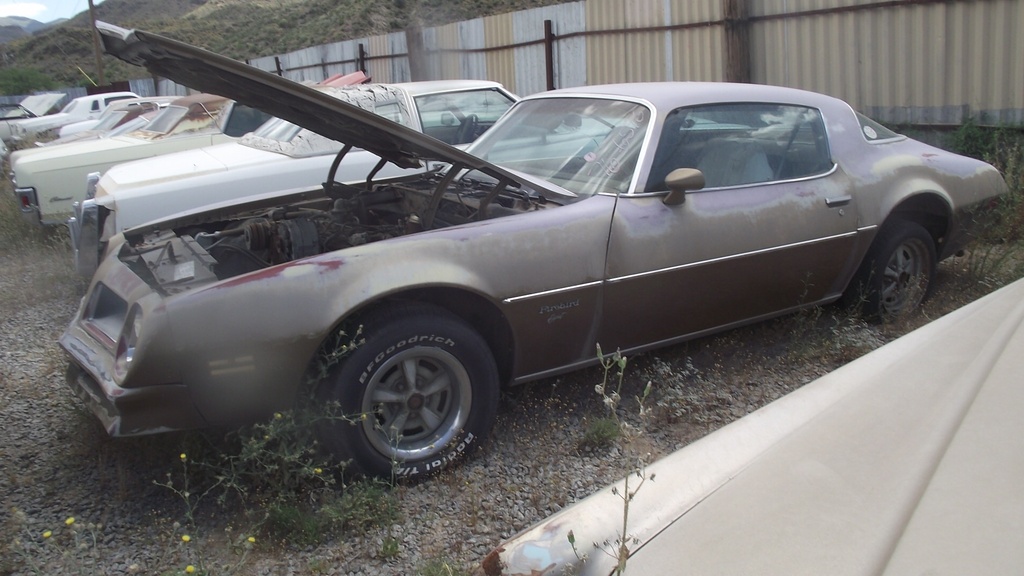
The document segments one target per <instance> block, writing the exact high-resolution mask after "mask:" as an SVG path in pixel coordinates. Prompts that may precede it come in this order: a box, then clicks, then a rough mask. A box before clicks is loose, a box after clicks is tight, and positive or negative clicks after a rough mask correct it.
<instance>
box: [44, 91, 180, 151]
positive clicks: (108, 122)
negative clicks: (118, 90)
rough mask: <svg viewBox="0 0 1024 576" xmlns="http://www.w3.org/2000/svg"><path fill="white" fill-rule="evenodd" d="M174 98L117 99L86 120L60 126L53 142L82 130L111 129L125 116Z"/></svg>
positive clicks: (167, 102) (155, 108) (130, 115)
mask: <svg viewBox="0 0 1024 576" xmlns="http://www.w3.org/2000/svg"><path fill="white" fill-rule="evenodd" d="M175 99H176V97H175V96H150V97H147V98H127V99H125V100H118V101H117V102H114V103H112V104H111V105H110V106H107V109H106V110H104V111H103V113H102V114H100V115H99V116H97V117H95V118H90V119H88V120H80V121H78V122H73V123H71V124H66V125H64V126H61V128H60V130H59V131H58V132H57V134H58V135H59V137H58V138H57V140H54V141H53V142H58V143H62V142H61V141H64V142H67V141H69V140H68V138H69V137H71V136H74V135H77V134H81V133H82V132H93V131H95V130H111V129H113V128H114V127H116V126H117V125H118V124H119V123H120V122H122V121H124V120H125V119H126V118H131V117H134V116H137V115H139V114H141V113H143V112H147V111H151V110H157V109H160V108H163V107H165V106H167V105H168V104H170V103H171V102H172V101H174V100H175Z"/></svg>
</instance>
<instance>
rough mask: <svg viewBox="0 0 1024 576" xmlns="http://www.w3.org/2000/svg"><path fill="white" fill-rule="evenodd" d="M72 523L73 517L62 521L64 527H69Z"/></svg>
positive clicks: (73, 521)
mask: <svg viewBox="0 0 1024 576" xmlns="http://www.w3.org/2000/svg"><path fill="white" fill-rule="evenodd" d="M74 523H75V517H74V516H68V519H67V520H65V521H64V525H65V526H71V525H72V524H74Z"/></svg>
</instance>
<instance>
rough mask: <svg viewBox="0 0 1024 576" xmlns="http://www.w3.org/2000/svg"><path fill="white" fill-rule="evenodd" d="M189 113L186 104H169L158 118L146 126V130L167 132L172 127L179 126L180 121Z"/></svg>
mask: <svg viewBox="0 0 1024 576" xmlns="http://www.w3.org/2000/svg"><path fill="white" fill-rule="evenodd" d="M185 114H188V108H186V107H184V106H168V107H166V108H164V109H163V111H161V112H160V114H157V116H156V118H153V120H152V121H151V122H150V123H149V125H148V126H146V131H148V132H157V133H160V134H166V133H167V132H170V130H171V128H174V127H175V126H177V124H178V122H180V121H181V119H182V118H184V117H185Z"/></svg>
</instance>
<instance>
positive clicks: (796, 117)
mask: <svg viewBox="0 0 1024 576" xmlns="http://www.w3.org/2000/svg"><path fill="white" fill-rule="evenodd" d="M831 167H832V161H831V158H830V156H829V151H828V141H827V140H826V138H825V128H824V123H823V122H822V119H821V114H820V113H819V112H818V111H817V110H815V109H813V108H805V107H802V106H785V105H779V104H759V103H753V104H747V103H743V104H716V105H709V106H699V107H693V108H679V109H677V110H673V111H672V112H671V113H670V114H669V115H668V117H667V118H666V120H665V124H664V126H663V128H662V133H661V138H660V139H659V141H658V148H657V150H656V152H655V156H654V161H653V163H652V165H651V173H650V176H649V177H648V181H647V190H648V191H657V190H664V189H665V177H666V176H668V174H669V173H670V172H671V171H672V170H675V169H676V168H696V169H698V170H700V171H701V172H703V173H704V181H705V188H720V187H727V186H743V185H748V184H758V183H763V182H774V181H780V180H792V179H795V178H805V177H808V176H813V175H816V174H821V173H824V172H827V171H828V170H829V169H831Z"/></svg>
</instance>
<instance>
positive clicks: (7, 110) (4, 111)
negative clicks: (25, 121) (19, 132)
mask: <svg viewBox="0 0 1024 576" xmlns="http://www.w3.org/2000/svg"><path fill="white" fill-rule="evenodd" d="M31 115H32V114H31V113H30V112H29V111H28V110H25V109H24V108H22V107H21V106H20V105H18V104H0V117H2V118H27V117H29V116H31Z"/></svg>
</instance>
